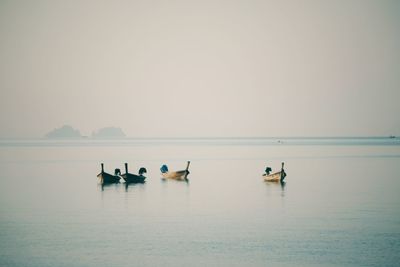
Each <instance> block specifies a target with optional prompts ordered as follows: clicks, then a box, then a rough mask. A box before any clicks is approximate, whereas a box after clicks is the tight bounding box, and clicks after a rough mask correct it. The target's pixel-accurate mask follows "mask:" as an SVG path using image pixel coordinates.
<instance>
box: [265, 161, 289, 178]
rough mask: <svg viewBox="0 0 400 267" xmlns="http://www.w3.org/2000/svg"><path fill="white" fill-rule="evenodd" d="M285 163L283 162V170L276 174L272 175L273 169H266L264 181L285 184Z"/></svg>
mask: <svg viewBox="0 0 400 267" xmlns="http://www.w3.org/2000/svg"><path fill="white" fill-rule="evenodd" d="M284 164H285V163H284V162H282V169H281V170H280V171H279V172H275V173H272V174H271V171H272V169H271V168H270V167H267V168H266V169H265V173H264V174H263V177H264V180H265V181H267V182H283V179H285V177H286V172H285V170H284V169H283V165H284Z"/></svg>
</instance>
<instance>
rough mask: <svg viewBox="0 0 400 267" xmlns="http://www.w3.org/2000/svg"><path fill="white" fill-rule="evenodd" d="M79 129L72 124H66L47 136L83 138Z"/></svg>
mask: <svg viewBox="0 0 400 267" xmlns="http://www.w3.org/2000/svg"><path fill="white" fill-rule="evenodd" d="M81 137H82V135H81V133H80V132H79V130H76V129H74V128H72V126H70V125H64V126H62V127H61V128H56V129H54V130H52V131H50V132H48V133H47V134H46V138H81Z"/></svg>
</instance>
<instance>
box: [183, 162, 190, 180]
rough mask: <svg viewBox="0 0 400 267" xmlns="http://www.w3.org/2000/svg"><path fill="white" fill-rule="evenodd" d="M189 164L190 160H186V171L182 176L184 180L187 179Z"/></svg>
mask: <svg viewBox="0 0 400 267" xmlns="http://www.w3.org/2000/svg"><path fill="white" fill-rule="evenodd" d="M189 165H190V161H188V162H187V165H186V170H185V171H186V173H185V178H184V179H185V180H187V176H188V174H189V172H188V171H189Z"/></svg>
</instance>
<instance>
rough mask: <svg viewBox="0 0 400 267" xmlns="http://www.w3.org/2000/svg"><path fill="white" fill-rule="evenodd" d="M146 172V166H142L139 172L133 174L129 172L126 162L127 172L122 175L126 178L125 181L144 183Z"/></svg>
mask: <svg viewBox="0 0 400 267" xmlns="http://www.w3.org/2000/svg"><path fill="white" fill-rule="evenodd" d="M144 173H147V170H146V168H143V167H142V168H140V169H139V174H138V175H136V174H132V173H129V172H128V163H125V173H124V174H122V175H121V177H122V178H124V180H125V182H127V183H144V180H145V179H146V177H145V176H144V175H143V174H144Z"/></svg>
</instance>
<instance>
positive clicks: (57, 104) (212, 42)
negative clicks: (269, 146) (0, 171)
mask: <svg viewBox="0 0 400 267" xmlns="http://www.w3.org/2000/svg"><path fill="white" fill-rule="evenodd" d="M399 102H400V1H395V0H394V1H381V0H376V1H367V0H361V1H295V0H294V1H265V0H260V1H248V0H246V1H216V0H212V1H203V0H202V1H149V0H144V1H111V0H110V1H98V0H96V1H81V0H79V1H66V0H65V1H55V0H49V1H30V0H29V1H15V0H12V1H3V0H0V137H16V138H19V137H41V136H43V135H44V134H45V133H46V132H48V131H49V130H52V129H54V128H56V127H60V126H62V125H64V124H70V125H72V126H73V127H75V128H78V129H79V130H80V131H81V132H82V134H85V135H90V134H91V132H92V131H93V130H96V129H98V128H101V127H104V126H117V127H121V128H122V129H123V130H124V131H125V133H126V134H127V135H128V136H141V137H143V136H169V137H173V136H178V137H181V136H188V137H191V136H295V135H302V136H304V135H307V136H320V135H325V136H326V135H327V136H333V135H389V134H396V135H400V104H399Z"/></svg>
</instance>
